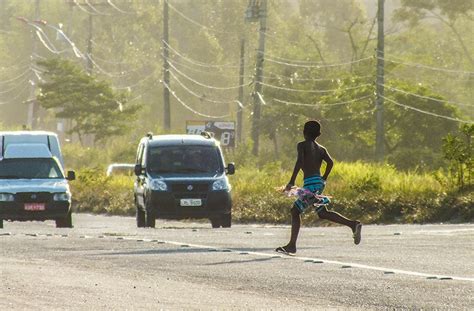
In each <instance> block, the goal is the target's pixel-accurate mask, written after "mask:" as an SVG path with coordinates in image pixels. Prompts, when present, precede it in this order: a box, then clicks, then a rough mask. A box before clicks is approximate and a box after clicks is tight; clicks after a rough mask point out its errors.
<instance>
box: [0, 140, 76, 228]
mask: <svg viewBox="0 0 474 311" xmlns="http://www.w3.org/2000/svg"><path fill="white" fill-rule="evenodd" d="M5 133H6V134H5ZM20 133H23V134H24V135H22V134H20ZM0 139H1V141H0V145H1V149H0V150H1V153H0V228H3V220H20V221H25V220H40V221H44V220H55V221H56V227H59V228H60V227H66V228H71V227H72V217H71V192H70V189H69V184H68V180H74V179H75V178H76V177H75V173H74V172H73V171H69V172H67V175H66V176H65V173H64V169H63V165H62V156H61V151H60V148H59V141H58V140H57V136H56V135H55V134H54V133H48V132H40V133H38V132H3V133H0ZM60 161H61V162H60Z"/></svg>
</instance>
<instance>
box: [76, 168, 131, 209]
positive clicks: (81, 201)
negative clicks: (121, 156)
mask: <svg viewBox="0 0 474 311" xmlns="http://www.w3.org/2000/svg"><path fill="white" fill-rule="evenodd" d="M70 184H71V192H72V197H73V209H74V211H77V212H92V213H101V214H103V213H105V214H113V215H134V214H135V206H134V200H133V197H134V196H133V178H131V177H129V176H113V177H106V176H105V174H104V171H103V170H102V169H99V168H86V169H81V170H79V171H78V172H77V180H76V181H74V182H71V183H70Z"/></svg>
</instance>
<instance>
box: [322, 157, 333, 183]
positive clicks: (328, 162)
mask: <svg viewBox="0 0 474 311" xmlns="http://www.w3.org/2000/svg"><path fill="white" fill-rule="evenodd" d="M325 151H326V152H325V153H324V157H323V160H324V162H326V170H325V171H324V175H323V179H324V180H327V179H328V176H329V174H330V173H331V170H332V167H333V166H334V161H333V160H332V158H331V156H330V155H329V153H328V152H327V150H325Z"/></svg>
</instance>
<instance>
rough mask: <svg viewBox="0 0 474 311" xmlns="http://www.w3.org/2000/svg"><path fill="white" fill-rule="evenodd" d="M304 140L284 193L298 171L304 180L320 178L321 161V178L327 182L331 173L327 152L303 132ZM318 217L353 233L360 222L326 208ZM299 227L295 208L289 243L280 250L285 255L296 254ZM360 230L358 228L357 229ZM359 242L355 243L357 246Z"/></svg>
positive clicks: (292, 210) (299, 144)
mask: <svg viewBox="0 0 474 311" xmlns="http://www.w3.org/2000/svg"><path fill="white" fill-rule="evenodd" d="M303 134H304V137H305V140H304V141H302V142H300V143H298V145H297V150H298V157H297V159H296V163H295V168H294V169H293V174H292V175H291V179H290V182H289V183H288V185H287V186H286V189H285V190H286V191H289V190H290V189H291V187H293V186H294V184H295V180H296V176H297V175H298V173H299V171H300V169H301V170H303V173H304V178H308V177H312V176H315V175H319V176H321V164H322V161H325V162H326V164H327V165H326V170H325V172H324V175H322V178H323V180H324V181H326V180H327V178H328V176H329V174H330V173H331V170H332V167H333V165H334V161H333V160H332V158H331V156H330V155H329V153H328V152H327V150H326V148H324V147H323V146H321V145H319V144H318V143H316V141H315V140H313V139H312V137H310V136H309V135H308V133H305V132H303ZM320 135H321V133H320V132H318V133H317V134H316V138H317V137H319V136H320ZM318 216H319V218H321V219H326V220H329V221H332V222H335V223H338V224H341V225H346V226H348V227H349V228H351V229H352V232H353V233H355V231H356V228H357V226H358V225H359V226H360V222H358V221H354V220H350V219H347V218H346V217H344V216H342V215H341V214H339V213H336V212H333V211H328V210H327V208H326V207H323V209H322V210H320V211H319V212H318ZM300 226H301V213H300V211H299V210H298V208H297V207H296V206H293V207H292V208H291V237H290V242H289V243H288V244H287V245H285V246H283V247H282V248H283V249H284V250H285V252H286V253H289V254H294V253H296V240H297V238H298V233H299V231H300ZM359 230H360V228H359ZM359 242H360V239H359V241H357V242H355V243H356V244H359ZM277 250H278V249H277Z"/></svg>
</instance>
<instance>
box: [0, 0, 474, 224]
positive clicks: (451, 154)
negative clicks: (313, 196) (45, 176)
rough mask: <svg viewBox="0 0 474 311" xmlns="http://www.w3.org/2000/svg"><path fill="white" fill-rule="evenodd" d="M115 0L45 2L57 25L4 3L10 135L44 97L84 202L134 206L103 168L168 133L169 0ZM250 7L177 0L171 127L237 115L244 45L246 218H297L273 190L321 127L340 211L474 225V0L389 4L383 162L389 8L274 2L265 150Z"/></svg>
mask: <svg viewBox="0 0 474 311" xmlns="http://www.w3.org/2000/svg"><path fill="white" fill-rule="evenodd" d="M102 2H103V5H102V4H101V5H100V7H98V8H97V10H98V12H101V13H100V14H99V13H98V15H97V14H89V13H92V12H93V11H94V3H89V5H87V4H86V3H85V2H84V1H75V2H74V3H75V4H72V2H71V3H70V1H69V2H68V1H60V0H42V1H39V2H38V3H39V6H40V7H38V12H40V13H41V16H40V19H42V20H44V21H46V22H47V23H38V22H34V21H33V19H39V18H37V17H35V9H36V8H35V5H32V4H31V3H28V2H25V1H15V0H3V1H0V122H1V124H0V128H2V129H21V128H23V126H22V125H23V124H26V123H27V115H28V105H27V104H26V103H31V99H32V96H33V95H35V97H36V98H37V99H38V104H39V105H40V107H36V108H37V109H36V110H35V112H36V113H35V122H33V123H34V124H36V125H37V126H36V128H35V129H42V130H52V131H56V130H57V129H58V128H61V126H60V127H58V123H59V122H62V124H65V126H64V127H65V130H66V131H65V132H64V133H60V137H61V140H62V146H63V150H64V153H65V158H66V162H67V164H68V165H69V166H70V168H73V169H76V170H78V176H79V182H75V183H74V186H73V187H74V189H73V190H74V191H75V194H74V195H75V199H76V204H77V205H76V207H77V208H78V209H79V210H92V209H95V211H97V212H108V213H132V212H133V206H132V204H133V202H132V201H131V198H132V196H131V194H130V191H131V190H130V189H131V186H130V187H129V184H130V183H129V181H127V180H126V179H121V178H118V179H115V178H114V179H107V178H105V177H104V176H103V174H104V173H103V172H105V169H106V166H107V165H108V164H110V163H112V162H133V160H134V153H135V150H136V146H137V141H138V139H139V138H140V137H142V136H143V135H144V134H145V133H146V132H149V131H152V132H154V133H155V134H157V133H164V130H163V128H162V125H163V120H164V113H163V111H164V103H163V100H162V99H163V89H164V88H163V85H162V83H161V80H162V79H163V56H162V51H163V43H162V38H163V1H140V0H130V1H115V2H116V4H115V7H114V6H111V5H110V3H108V2H107V3H108V4H107V3H106V2H104V1H102ZM249 3H252V1H248V0H233V1H230V0H229V1H224V0H200V1H195V0H182V1H169V4H170V9H169V30H170V31H169V46H170V51H169V52H170V56H169V61H170V64H171V66H170V69H169V70H170V74H171V79H170V89H171V90H172V93H171V94H172V96H171V130H170V131H169V132H172V133H184V131H185V124H186V121H188V120H199V121H205V120H207V117H204V116H205V115H207V116H211V117H212V116H214V117H215V116H221V115H226V116H227V117H225V118H222V119H223V120H222V121H236V120H237V114H238V112H239V110H240V109H241V108H240V106H239V105H237V104H236V103H235V99H236V98H238V94H239V90H238V87H237V84H238V83H239V77H240V73H239V70H240V68H239V65H240V60H241V57H240V39H241V38H244V39H245V49H244V50H245V55H244V57H243V59H242V60H243V61H244V62H245V66H244V74H243V76H244V77H243V78H244V81H243V84H244V88H243V94H244V98H243V101H242V104H243V107H244V108H243V109H242V110H241V111H242V114H243V135H242V141H241V142H240V143H239V144H238V147H237V148H236V149H235V150H232V151H228V152H227V153H228V154H227V160H228V161H235V162H236V164H237V167H238V168H240V169H238V172H237V175H236V176H234V177H232V179H233V184H234V195H235V217H236V219H238V220H241V221H271V222H287V221H288V215H287V210H288V207H289V205H290V204H291V200H290V199H288V198H284V197H282V196H280V195H279V194H277V193H275V192H274V191H273V188H274V187H276V186H279V185H283V184H285V183H286V182H287V178H289V171H290V169H291V165H292V164H293V163H294V162H293V161H294V156H295V146H296V142H297V141H298V140H299V139H301V132H302V128H301V127H302V125H303V124H304V122H305V121H307V120H308V119H318V120H320V121H321V123H322V132H323V134H322V136H321V138H320V139H319V141H320V143H321V144H323V145H324V146H326V147H327V148H328V150H329V151H330V153H331V155H332V156H333V157H334V159H336V160H337V161H338V162H337V165H336V168H335V171H334V175H333V176H331V180H330V181H329V184H328V189H327V191H328V193H330V194H332V195H334V203H333V206H334V208H335V209H338V210H344V213H345V214H346V215H350V216H352V217H357V218H361V219H363V220H365V221H368V222H398V221H400V222H402V221H406V222H414V221H417V222H423V221H446V220H455V221H462V220H465V221H471V220H472V214H470V213H472V212H471V211H470V210H472V209H473V208H472V206H474V203H473V201H472V190H473V188H472V187H473V186H472V184H473V182H472V178H473V177H472V169H473V152H472V148H473V145H472V137H473V135H474V133H473V130H472V128H473V126H472V120H473V118H474V109H473V104H472V98H474V78H473V77H474V74H473V72H474V62H473V59H474V56H473V55H474V41H473V39H474V36H472V29H474V18H473V16H474V6H473V5H472V0H456V1H447V0H401V1H385V54H384V58H385V76H384V85H385V93H384V97H385V100H384V108H383V117H384V147H385V157H384V162H383V163H384V164H378V165H377V164H374V163H375V154H374V151H375V136H376V135H375V127H376V121H375V120H376V118H375V115H374V108H375V96H374V93H375V85H374V82H375V81H376V61H377V60H376V58H375V53H374V51H375V50H376V48H377V20H376V18H375V16H376V12H377V7H376V5H375V3H376V2H374V1H372V2H370V1H362V0H337V1H334V0H296V1H293V0H292V1H287V0H281V1H268V12H266V14H265V16H267V27H266V28H267V32H266V39H265V40H266V44H265V61H264V63H263V64H264V65H263V74H264V78H263V82H264V83H265V84H264V85H263V90H262V93H261V95H262V98H263V99H264V101H265V105H262V106H261V120H260V123H259V129H260V135H261V136H260V137H261V138H260V154H259V156H258V157H255V156H253V155H252V152H251V150H252V141H251V140H250V139H248V138H249V137H250V136H251V130H252V122H253V117H254V115H255V114H254V113H253V108H254V107H253V101H254V97H253V96H252V93H253V91H254V85H255V84H254V83H253V82H254V81H255V71H256V70H255V69H256V59H257V57H256V56H257V55H256V50H257V47H258V37H259V31H258V25H257V24H255V23H246V22H245V19H244V14H245V12H246V10H247V8H248V5H249ZM91 5H92V7H91ZM117 8H118V9H117ZM87 12H89V13H87ZM102 13H103V14H102ZM101 14H102V15H101ZM16 17H24V18H16ZM58 29H59V30H58ZM32 34H33V35H36V37H34V36H32ZM89 38H91V39H92V40H89ZM71 42H72V43H71ZM86 72H87V73H86ZM33 85H35V86H37V87H36V94H32V89H33V87H32V86H33ZM174 96H176V97H178V98H179V99H180V100H181V101H178V100H176V99H175V98H174ZM138 107H139V108H140V109H139V108H138ZM64 120H66V121H67V122H63V121H64ZM463 124H471V125H469V126H466V125H464V126H463ZM96 142H100V143H101V146H102V147H101V148H96V147H95V146H98V144H96ZM80 143H82V146H80ZM93 172H95V173H93ZM257 172H258V174H257ZM81 178H85V180H86V181H85V182H84V183H85V184H87V185H88V186H89V187H91V188H92V189H90V188H89V187H86V186H82V185H80V184H81V182H80V181H81ZM250 180H251V181H253V182H252V183H249V181H250ZM130 185H131V184H130ZM96 188H98V189H101V190H100V195H98V196H97V197H95V196H94V193H93V191H94V190H96ZM96 203H97V206H95V205H94V204H96ZM306 217H308V218H310V219H311V221H313V222H315V221H316V220H315V219H314V218H312V217H314V215H313V216H310V215H308V216H306Z"/></svg>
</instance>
